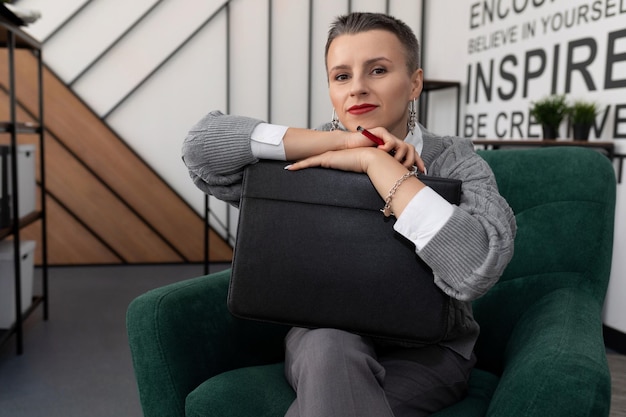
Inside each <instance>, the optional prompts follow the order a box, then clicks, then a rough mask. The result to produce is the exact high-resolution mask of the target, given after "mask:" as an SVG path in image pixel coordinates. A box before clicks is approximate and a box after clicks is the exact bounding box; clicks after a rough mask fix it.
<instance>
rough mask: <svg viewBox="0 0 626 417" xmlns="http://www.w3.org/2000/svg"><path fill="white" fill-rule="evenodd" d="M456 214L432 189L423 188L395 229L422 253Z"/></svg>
mask: <svg viewBox="0 0 626 417" xmlns="http://www.w3.org/2000/svg"><path fill="white" fill-rule="evenodd" d="M453 213H454V205H452V204H450V203H448V202H447V201H446V199H444V198H443V197H441V196H440V195H439V194H437V192H436V191H435V190H433V189H432V188H430V187H426V188H423V189H422V190H421V191H420V192H419V193H417V194H416V195H415V197H413V199H412V200H411V201H410V202H409V204H408V205H407V206H406V207H405V209H404V210H403V211H402V214H401V215H400V217H399V218H398V220H397V221H396V223H395V224H394V226H393V228H394V229H395V230H396V231H397V232H398V233H400V234H401V235H402V236H404V237H405V238H407V239H409V240H410V241H411V242H413V244H414V245H415V248H416V249H417V250H418V251H420V250H421V249H422V248H423V247H424V246H426V245H427V244H428V242H430V240H431V239H432V238H433V236H435V235H436V234H437V232H439V230H441V228H442V227H443V226H444V225H445V224H446V222H447V221H448V220H449V219H450V217H452V214H453Z"/></svg>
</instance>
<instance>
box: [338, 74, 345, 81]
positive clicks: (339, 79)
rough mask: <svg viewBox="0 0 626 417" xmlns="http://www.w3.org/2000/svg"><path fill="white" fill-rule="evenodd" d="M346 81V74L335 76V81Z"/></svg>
mask: <svg viewBox="0 0 626 417" xmlns="http://www.w3.org/2000/svg"><path fill="white" fill-rule="evenodd" d="M347 79H348V74H337V75H335V81H345V80H347Z"/></svg>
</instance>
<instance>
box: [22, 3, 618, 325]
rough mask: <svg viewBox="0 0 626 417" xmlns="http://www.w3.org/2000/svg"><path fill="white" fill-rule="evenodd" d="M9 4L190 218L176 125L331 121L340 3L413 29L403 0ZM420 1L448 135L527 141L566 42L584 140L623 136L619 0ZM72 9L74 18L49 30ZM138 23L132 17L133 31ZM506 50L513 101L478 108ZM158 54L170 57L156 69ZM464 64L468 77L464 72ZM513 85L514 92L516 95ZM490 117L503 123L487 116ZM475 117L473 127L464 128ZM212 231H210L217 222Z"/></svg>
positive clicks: (435, 111) (614, 305)
mask: <svg viewBox="0 0 626 417" xmlns="http://www.w3.org/2000/svg"><path fill="white" fill-rule="evenodd" d="M19 5H20V6H22V7H26V8H28V7H32V8H37V9H39V10H41V11H42V12H43V18H42V19H41V20H40V21H38V22H37V23H35V24H34V25H32V26H31V27H29V28H28V29H27V30H28V31H29V32H30V33H31V34H32V35H33V36H34V37H36V38H38V39H40V40H42V41H45V44H44V59H45V61H46V62H47V63H48V65H49V66H50V67H51V68H52V69H53V70H54V71H55V72H57V73H58V74H59V76H60V77H61V78H62V79H64V80H65V81H66V82H67V83H71V85H72V87H73V88H74V89H75V91H76V92H77V93H78V94H80V95H81V97H83V99H84V100H85V101H86V102H87V103H88V104H89V105H90V106H91V107H92V108H93V109H94V111H95V112H96V113H98V114H99V115H101V116H102V117H104V118H105V120H106V122H107V123H109V124H110V126H111V127H112V128H113V129H114V130H115V131H117V132H118V133H119V134H120V135H121V136H122V137H123V138H124V140H125V141H127V143H128V144H129V145H130V146H131V147H132V148H133V149H135V150H136V151H137V152H138V153H139V154H140V155H141V156H142V157H143V158H144V159H145V160H146V161H148V163H149V164H150V165H151V166H152V167H153V168H154V169H155V170H156V171H157V172H158V173H159V174H160V175H161V176H162V177H163V178H164V179H165V180H166V181H167V182H168V183H169V184H170V185H171V186H172V187H173V188H174V189H175V190H177V191H178V192H179V193H180V194H181V196H183V198H185V200H187V201H188V202H189V203H190V204H191V205H192V206H193V207H194V208H195V209H196V210H197V211H198V212H202V210H203V195H202V193H200V192H199V191H198V190H197V189H196V188H195V187H194V186H193V185H192V184H191V181H190V180H189V178H188V175H187V172H186V170H185V168H184V166H183V164H182V162H181V160H180V145H181V142H182V140H183V138H184V136H185V134H186V132H187V130H188V129H189V127H190V126H191V125H193V124H194V123H195V122H196V121H197V120H198V119H199V118H200V117H202V115H203V114H205V113H206V112H207V111H209V110H211V109H221V110H224V111H227V110H229V111H230V112H231V113H236V114H245V115H248V116H253V117H258V118H261V119H265V120H268V121H271V122H274V123H281V124H286V125H295V126H309V127H314V126H317V125H319V124H321V123H323V122H326V121H328V119H329V118H330V113H331V106H330V103H329V100H328V96H327V86H326V79H325V75H324V64H323V50H324V43H325V39H326V33H327V30H328V25H329V23H330V21H331V20H332V19H333V18H334V17H335V16H336V15H338V14H341V13H345V12H347V11H348V8H349V7H350V5H351V7H352V10H362V11H385V8H386V7H387V5H389V8H390V12H391V13H392V14H394V15H396V16H398V17H400V18H401V19H403V20H405V21H406V22H407V23H408V24H409V25H410V26H411V27H412V28H413V29H414V30H415V32H416V33H417V34H418V35H419V34H420V21H421V16H420V10H421V1H408V0H407V1H404V0H390V1H389V2H387V1H385V0H352V1H348V0H339V1H330V0H313V1H312V3H309V1H308V0H232V1H227V0H163V1H159V0H135V1H133V2H130V3H129V2H122V1H121V0H98V1H93V2H89V3H87V2H86V0H58V1H55V2H50V1H47V0H21V1H20V2H19ZM83 5H85V7H84V8H83V9H81V7H82V6H83ZM426 5H427V16H426V21H427V27H426V28H425V30H426V33H427V36H426V38H427V39H425V41H426V44H425V50H426V55H425V57H424V70H425V77H426V78H431V79H446V80H457V81H460V82H462V84H463V105H462V112H461V113H462V115H464V117H463V120H462V123H461V124H462V126H461V134H465V135H466V136H470V137H478V136H485V137H494V138H495V137H496V136H498V134H500V133H503V132H504V134H505V136H506V137H527V136H538V135H539V127H538V126H536V125H528V124H527V122H528V115H527V112H528V106H529V104H530V102H531V101H532V100H537V99H539V98H541V97H543V96H544V95H547V94H549V93H550V92H551V91H552V83H553V80H555V81H556V83H555V84H554V89H555V91H556V92H560V93H562V92H565V91H566V90H565V81H566V79H567V73H566V71H565V69H566V62H567V59H568V57H567V51H568V47H570V46H574V45H576V42H579V41H582V42H583V43H592V44H593V48H592V49H593V50H592V49H590V48H588V47H586V46H585V45H582V46H577V47H575V48H573V51H574V54H573V55H572V59H571V61H572V62H574V63H576V62H583V61H585V60H587V59H589V60H590V61H591V62H590V63H589V65H588V66H586V67H585V70H586V71H587V72H588V73H589V74H591V77H592V81H593V83H594V86H593V88H590V86H589V85H588V84H587V83H586V82H585V79H584V77H583V76H582V75H583V72H581V71H572V72H571V90H570V91H569V95H570V97H572V98H579V97H580V98H582V97H584V98H587V99H591V100H595V101H597V102H598V103H599V104H600V105H601V106H603V109H604V111H606V114H607V117H606V120H605V123H604V124H603V125H600V124H599V134H598V135H593V137H592V140H593V139H595V138H596V137H598V138H601V139H613V136H614V135H613V132H614V130H615V131H616V132H617V133H618V136H621V137H622V138H623V137H624V136H626V123H624V122H622V121H621V120H620V118H621V119H624V118H626V106H625V108H624V109H623V110H621V113H618V111H617V106H620V105H624V103H626V98H625V96H624V94H623V93H624V88H605V86H604V83H605V81H606V80H605V78H606V77H605V68H606V67H607V60H608V59H609V57H612V58H615V61H616V62H615V63H614V64H613V65H612V68H613V70H614V73H613V80H614V81H615V80H616V81H618V82H619V81H620V80H623V79H624V78H623V77H624V76H623V74H626V62H624V60H623V58H619V54H624V53H625V52H626V38H625V37H623V36H621V37H618V38H616V41H615V43H614V44H613V46H612V48H613V49H610V47H611V44H610V43H609V38H610V36H612V35H611V34H613V35H614V34H615V33H616V32H617V31H619V30H623V28H624V23H623V22H624V19H625V18H626V10H624V8H625V7H624V5H622V4H621V2H614V1H606V2H603V1H594V2H589V1H585V0H571V1H568V2H555V1H550V0H517V1H514V0H500V1H495V0H487V1H479V0H469V1H466V2H459V1H458V0H438V1H434V0H430V1H427V2H426ZM485 5H487V6H490V5H495V6H498V5H499V7H500V9H499V11H500V12H501V13H500V17H498V14H497V12H498V9H496V11H495V15H494V17H493V18H490V17H489V15H488V14H487V13H485V10H484V9H483V7H484V6H485ZM309 6H310V7H311V10H312V15H311V16H309ZM600 6H602V7H600ZM585 7H587V9H585ZM516 8H517V10H515V9H516ZM585 10H586V14H585V15H584V16H583V15H582V14H581V12H584V11H585ZM76 12H78V13H76ZM74 13H76V16H75V18H74V19H72V21H71V22H70V23H69V24H67V25H66V26H62V27H61V26H60V25H61V24H62V23H63V22H64V21H65V19H66V18H67V17H68V16H70V15H72V14H74ZM144 14H146V15H147V17H146V19H144V20H142V21H141V23H139V24H137V25H136V26H133V23H134V22H135V21H136V20H137V19H139V18H140V17H141V16H143V15H144ZM213 15H215V16H214V18H213V19H212V20H211V21H210V22H209V23H208V24H206V25H204V22H206V21H207V19H209V18H210V17H211V16H213ZM572 16H573V17H574V19H575V20H573V22H575V23H574V24H573V25H572V26H571V27H567V24H565V22H566V21H568V19H571V18H572ZM581 16H582V17H581ZM270 18H271V21H272V27H270V26H269V21H270ZM559 19H561V20H559ZM229 20H230V25H231V26H230V27H231V30H230V32H228V30H227V28H228V21H229ZM310 21H311V22H312V23H311V25H312V26H311V27H309V22H310ZM544 22H545V26H544ZM559 22H561V23H559ZM532 25H534V26H535V29H536V31H535V33H534V34H532V35H529V34H528V33H527V32H526V31H525V30H524V28H528V27H531V26H532ZM57 28H60V29H58V31H57ZM309 30H311V33H312V38H311V47H312V49H311V50H309V37H308V36H309ZM122 34H125V36H124V37H123V38H122V39H121V40H120V41H119V42H118V43H117V44H116V46H115V48H113V49H111V50H110V51H108V52H107V53H106V54H105V55H104V56H102V58H101V59H99V60H98V61H97V62H95V64H94V65H93V66H92V65H91V64H92V63H93V60H94V59H95V58H97V57H98V56H99V55H100V54H102V53H103V52H105V51H106V50H107V48H108V47H109V46H110V45H111V44H112V43H113V42H114V41H116V39H117V38H118V37H119V36H120V35H122ZM495 38H497V39H498V45H493V44H491V45H489V47H488V48H487V47H486V46H485V45H487V44H488V43H489V42H492V41H491V40H490V39H495ZM227 40H229V41H230V46H231V55H230V62H227V56H228V55H227V54H228V50H227ZM481 42H482V44H481ZM477 44H481V45H483V46H482V47H480V48H478V49H477V48H476V47H474V48H473V49H471V50H470V45H474V46H475V45H477ZM179 47H180V50H178V51H177V48H179ZM555 47H556V48H558V50H559V54H558V57H557V54H556V53H555V51H556V49H555ZM270 50H271V56H268V52H269V51H270ZM533 51H534V52H536V51H543V52H544V53H545V56H546V58H547V59H546V62H545V66H546V67H545V69H544V70H543V72H541V74H540V75H537V76H533V75H532V74H530V75H529V74H528V73H529V72H530V73H532V72H533V71H536V70H537V69H538V68H539V63H540V62H539V61H538V60H537V58H536V57H535V58H534V59H531V60H530V61H529V66H528V68H527V69H526V70H525V68H524V67H525V58H526V56H527V55H532V54H533V53H534V52H533ZM594 54H595V55H594ZM507 55H509V56H510V57H509V58H508V59H509V61H507V62H505V67H504V68H505V69H504V72H505V73H506V74H510V76H511V77H513V79H514V80H515V83H516V88H515V94H514V95H513V96H512V97H511V98H510V99H507V100H501V99H498V98H497V96H496V93H493V94H494V96H493V97H492V98H491V99H490V100H488V99H487V98H486V97H485V94H484V92H482V91H481V92H480V93H479V94H478V96H477V97H478V98H477V99H476V100H474V99H473V97H474V94H475V88H474V87H475V74H476V68H477V66H478V65H479V64H480V65H481V66H482V68H483V69H486V68H488V67H489V65H490V63H491V61H492V60H493V63H494V68H495V71H494V73H493V74H492V78H491V82H492V84H493V88H494V91H497V88H501V89H502V91H504V92H507V91H509V92H510V91H513V83H512V82H511V79H507V78H505V77H503V76H502V73H501V72H499V65H500V64H501V63H502V61H503V57H505V56H507ZM169 56H172V59H171V60H169V61H164V60H165V59H166V58H168V57H169ZM592 57H593V59H591V58H592ZM514 62H515V64H513V63H514ZM309 69H310V72H311V76H312V79H311V89H310V90H309V85H308V83H307V74H308V72H309ZM469 69H471V70H472V74H473V77H468V75H467V74H468V70H469ZM227 70H229V71H230V73H227ZM553 73H554V74H556V75H555V76H554V77H553V75H552V74H553ZM525 74H526V75H525ZM145 77H147V78H145ZM144 80H145V81H144ZM268 80H269V81H268ZM468 80H469V82H468ZM227 81H229V82H227ZM526 81H527V85H528V91H527V94H524V91H523V85H524V83H525V82H526ZM137 83H142V84H140V85H139V86H137ZM468 87H469V93H470V94H469V96H468V95H467V91H468ZM455 98H456V96H455V92H454V91H453V90H449V91H442V92H437V93H433V94H432V99H431V100H430V103H431V108H430V111H429V120H428V121H427V123H428V125H429V127H430V128H431V129H432V130H434V131H437V132H440V133H454V131H455V107H454V106H455ZM466 98H469V100H467V102H466V100H465V99H466ZM120 100H123V101H122V103H121V105H118V104H117V103H119V102H120ZM499 113H502V114H503V115H501V116H500V118H499V119H498V114H499ZM514 113H516V114H518V115H521V116H523V117H524V118H525V122H526V124H525V125H524V126H523V127H521V129H520V130H514V129H510V128H507V127H506V123H505V124H504V125H498V124H497V121H498V120H500V121H502V120H505V121H510V120H511V118H512V115H513V114H514ZM472 118H473V119H472ZM478 118H481V121H482V122H483V123H484V127H481V128H478V126H477V123H469V121H470V120H474V121H476V120H478ZM600 121H601V120H599V123H600ZM562 136H565V132H564V131H562ZM624 143H626V141H619V140H618V141H616V146H617V150H618V152H621V153H624V151H625V149H624V148H625V147H626V146H624ZM625 200H626V191H625V190H624V185H623V184H622V185H620V186H619V188H618V207H617V210H618V211H617V213H618V216H617V223H616V239H615V254H616V256H615V257H614V268H613V274H612V276H613V278H612V279H611V283H610V289H609V295H608V299H607V303H606V311H605V322H606V323H607V324H608V325H610V326H611V327H614V328H616V329H618V330H620V331H622V332H626V311H625V310H626V303H624V302H623V301H622V300H624V299H625V298H626V280H624V279H623V278H622V277H623V276H625V275H626V259H625V258H624V257H622V256H617V255H618V254H621V253H624V252H625V251H626V225H625V224H624V221H625V220H626V219H625V218H624V215H623V214H622V213H623V211H624V207H625V205H626V201H625ZM211 208H212V210H213V211H214V212H215V213H216V214H217V216H218V217H219V218H220V219H221V221H222V222H223V223H230V226H231V232H233V233H234V227H235V221H236V212H233V211H232V210H230V209H228V208H227V207H225V206H224V205H221V204H220V203H219V202H216V201H214V200H212V201H211ZM227 212H230V213H231V216H230V218H229V217H228V216H227V215H226V213H227ZM212 224H213V225H214V227H215V228H216V229H217V230H218V231H223V230H221V226H220V225H219V222H217V223H216V222H213V223H212Z"/></svg>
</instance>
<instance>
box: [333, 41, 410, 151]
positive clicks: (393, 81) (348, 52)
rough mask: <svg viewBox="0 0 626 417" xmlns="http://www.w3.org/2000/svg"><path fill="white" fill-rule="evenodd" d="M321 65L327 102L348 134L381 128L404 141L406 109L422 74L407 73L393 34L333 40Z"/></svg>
mask: <svg viewBox="0 0 626 417" xmlns="http://www.w3.org/2000/svg"><path fill="white" fill-rule="evenodd" d="M326 62H327V71H328V83H329V92H330V100H331V102H332V104H333V107H334V108H335V111H336V112H337V116H338V117H339V120H340V121H341V123H342V124H343V125H344V126H345V127H346V128H347V129H348V130H351V131H355V130H356V128H357V126H363V127H364V128H366V129H368V128H374V127H384V128H386V129H387V130H388V131H390V132H391V133H392V134H394V135H395V136H396V137H398V138H400V139H404V137H405V136H406V134H407V125H406V123H407V119H408V103H409V101H411V100H412V99H413V98H416V97H418V96H419V94H420V92H421V91H422V70H421V69H418V70H416V71H415V72H414V73H413V74H409V73H408V70H407V66H406V58H405V54H404V49H403V47H402V44H401V43H400V41H399V40H398V38H397V37H396V36H395V35H394V34H393V33H391V32H388V31H384V30H370V31H367V32H361V33H357V34H353V35H341V36H338V37H337V38H335V39H334V40H333V41H332V43H331V44H330V47H329V49H328V55H327V57H326Z"/></svg>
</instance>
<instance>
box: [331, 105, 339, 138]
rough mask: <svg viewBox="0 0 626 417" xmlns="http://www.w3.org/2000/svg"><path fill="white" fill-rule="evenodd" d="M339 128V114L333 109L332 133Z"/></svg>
mask: <svg viewBox="0 0 626 417" xmlns="http://www.w3.org/2000/svg"><path fill="white" fill-rule="evenodd" d="M338 128H339V119H338V118H337V112H336V111H335V109H333V115H332V119H331V121H330V131H331V132H332V131H333V130H337V129H338Z"/></svg>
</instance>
